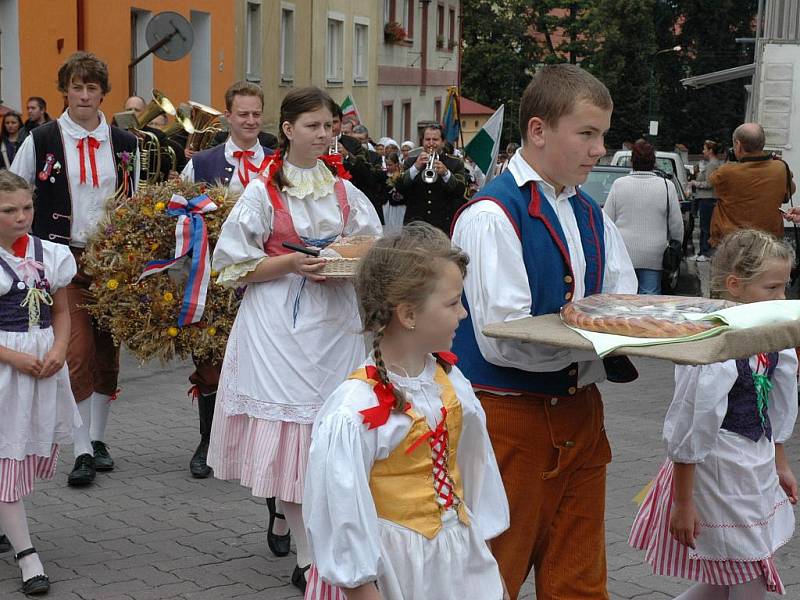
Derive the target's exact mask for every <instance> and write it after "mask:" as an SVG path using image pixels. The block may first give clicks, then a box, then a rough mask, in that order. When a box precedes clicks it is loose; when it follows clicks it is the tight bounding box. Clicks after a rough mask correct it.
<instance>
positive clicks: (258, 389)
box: [208, 87, 381, 589]
mask: <svg viewBox="0 0 800 600" xmlns="http://www.w3.org/2000/svg"><path fill="white" fill-rule="evenodd" d="M332 106H333V100H332V99H331V98H330V96H329V95H328V94H327V93H325V92H324V91H322V90H320V89H318V88H314V87H308V88H301V89H296V90H292V91H291V92H289V93H288V94H287V95H286V97H285V98H284V100H283V103H282V104H281V117H280V123H281V128H280V138H281V151H280V153H279V154H278V155H276V157H275V159H274V160H273V161H272V163H271V164H270V166H269V167H268V168H267V169H266V170H265V172H264V173H262V174H261V175H260V176H259V177H258V178H256V179H255V180H253V181H251V182H250V183H249V184H248V186H247V188H246V189H245V191H244V192H243V193H242V195H241V197H240V198H239V200H238V201H237V203H236V206H235V207H234V208H233V210H232V211H231V213H230V215H229V216H228V219H227V221H226V222H225V224H224V225H223V227H222V231H221V233H220V237H219V241H218V242H217V245H216V248H215V250H214V257H213V267H214V269H215V270H217V271H219V273H220V275H219V279H218V282H219V283H222V284H224V285H233V286H243V285H247V289H246V291H245V293H244V298H243V299H242V303H241V307H240V308H239V312H238V314H237V316H236V320H235V322H234V325H233V328H232V330H231V333H230V337H229V340H228V347H227V350H226V353H225V359H224V362H223V368H222V377H221V379H220V383H219V390H218V399H217V405H216V409H215V413H214V422H213V426H212V430H211V444H210V447H209V455H208V464H209V466H211V467H212V468H213V469H214V475H215V476H216V477H217V478H219V479H239V480H240V483H241V484H242V485H243V486H245V487H248V488H250V489H251V492H252V494H253V495H254V496H258V497H261V498H271V497H275V498H276V499H277V511H278V513H282V514H283V515H285V518H286V522H287V523H288V526H289V528H290V529H291V532H292V535H293V537H294V539H295V543H296V546H297V566H296V567H295V570H294V572H293V573H292V582H293V583H294V584H295V585H296V586H297V587H298V588H300V589H305V582H306V570H307V567H308V566H309V564H310V563H311V556H310V553H309V550H308V543H307V541H306V537H305V533H304V527H303V518H302V511H301V504H302V502H303V486H304V482H305V471H306V462H307V457H308V449H309V446H310V444H311V427H312V424H313V422H314V418H315V417H316V415H317V412H318V411H319V409H320V407H321V406H322V403H323V402H324V400H325V398H327V397H328V396H329V395H330V394H331V393H332V392H333V390H334V389H336V386H337V385H339V384H340V383H341V382H342V380H344V378H345V377H347V375H348V374H350V373H351V372H352V371H353V370H354V369H355V368H356V367H357V366H358V365H359V364H361V362H362V361H363V359H364V356H365V354H366V350H365V345H364V339H363V337H362V335H361V334H360V333H359V331H360V328H361V327H360V321H359V316H358V306H357V302H356V295H355V290H354V289H353V284H352V283H351V282H348V281H342V280H326V279H325V277H323V276H321V275H319V274H318V271H319V270H320V269H321V268H322V266H323V264H322V262H323V260H322V259H320V258H315V257H312V256H308V255H306V254H302V253H298V252H293V251H291V250H287V249H286V248H284V247H283V246H282V244H283V242H292V243H294V244H299V245H305V246H315V247H324V246H326V245H328V244H329V243H331V242H332V241H333V240H334V239H336V238H337V237H339V236H342V235H344V236H351V235H380V233H381V225H380V221H379V220H378V216H377V214H376V213H375V210H374V208H373V207H372V204H371V203H370V201H369V199H368V198H367V197H366V196H365V195H364V194H363V193H361V192H360V191H359V190H358V189H357V188H355V187H354V186H353V185H351V184H350V182H349V181H346V180H344V179H342V177H341V175H342V173H343V169H341V168H340V167H341V164H340V163H336V162H335V158H336V157H327V156H325V157H324V159H325V160H321V159H320V157H321V156H322V155H324V154H325V152H326V151H327V150H328V147H329V143H330V139H331V135H332V133H331V121H332ZM274 514H275V513H274V512H273V513H272V516H271V518H270V521H274ZM279 523H280V524H283V521H282V519H280V520H279ZM270 533H271V534H272V535H270V536H269V538H268V540H269V543H270V548H271V549H272V550H273V552H275V551H276V550H277V551H278V553H284V552H285V551H286V550H288V549H287V548H286V547H285V546H286V545H288V544H286V542H287V541H288V533H285V529H284V533H280V532H270Z"/></svg>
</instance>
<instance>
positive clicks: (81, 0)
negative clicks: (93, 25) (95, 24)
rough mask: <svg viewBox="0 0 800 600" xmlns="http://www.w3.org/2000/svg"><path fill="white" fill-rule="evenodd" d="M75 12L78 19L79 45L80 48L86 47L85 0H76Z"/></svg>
mask: <svg viewBox="0 0 800 600" xmlns="http://www.w3.org/2000/svg"><path fill="white" fill-rule="evenodd" d="M75 13H76V17H77V21H78V23H77V24H78V35H77V40H76V42H77V44H76V45H77V46H78V50H85V49H86V2H85V0H76V2H75Z"/></svg>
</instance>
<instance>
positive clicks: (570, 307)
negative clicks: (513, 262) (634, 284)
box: [561, 294, 734, 338]
mask: <svg viewBox="0 0 800 600" xmlns="http://www.w3.org/2000/svg"><path fill="white" fill-rule="evenodd" d="M733 304H734V303H733V302H729V301H727V300H713V299H709V298H688V297H684V296H637V295H633V294H595V295H593V296H588V297H586V298H583V299H582V300H578V301H577V302H570V303H568V304H565V305H564V307H563V308H562V309H561V319H562V320H563V321H564V323H566V324H567V325H570V326H572V327H576V328H578V329H584V330H586V331H597V332H600V333H613V334H616V335H627V336H630V337H644V338H669V337H685V336H689V335H694V334H697V333H702V332H703V331H707V330H709V329H712V328H714V327H717V326H718V323H715V322H711V321H690V320H688V319H687V318H686V317H685V316H684V315H685V314H686V313H694V314H698V313H700V314H707V313H712V312H715V311H717V310H720V309H723V308H727V307H728V306H733Z"/></svg>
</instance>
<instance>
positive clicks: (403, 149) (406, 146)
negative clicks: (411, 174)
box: [400, 140, 416, 162]
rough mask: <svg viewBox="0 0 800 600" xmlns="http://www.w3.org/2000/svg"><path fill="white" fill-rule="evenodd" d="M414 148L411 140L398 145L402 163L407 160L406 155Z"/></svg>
mask: <svg viewBox="0 0 800 600" xmlns="http://www.w3.org/2000/svg"><path fill="white" fill-rule="evenodd" d="M415 147H416V145H415V144H414V142H412V141H411V140H406V141H405V142H403V143H402V144H400V153H401V154H402V160H403V162H405V161H406V160H407V159H408V153H409V152H411V151H412V150H413V149H414V148H415Z"/></svg>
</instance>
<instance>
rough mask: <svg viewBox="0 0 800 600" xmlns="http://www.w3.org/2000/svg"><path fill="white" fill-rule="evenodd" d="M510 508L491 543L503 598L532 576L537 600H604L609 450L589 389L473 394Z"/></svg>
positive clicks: (596, 398) (599, 406)
mask: <svg viewBox="0 0 800 600" xmlns="http://www.w3.org/2000/svg"><path fill="white" fill-rule="evenodd" d="M478 398H479V399H480V401H481V404H482V405H483V409H484V411H485V412H486V423H487V428H488V430H489V437H490V438H491V440H492V446H493V447H494V452H495V455H496V457H497V462H498V464H499V466H500V473H501V475H502V478H503V484H504V486H505V490H506V495H507V496H508V502H509V506H510V509H511V526H510V528H509V529H508V530H507V531H506V532H504V533H503V534H502V535H500V536H499V537H497V538H495V539H494V540H492V541H491V546H492V553H493V554H494V556H495V558H496V559H497V562H498V564H499V565H500V572H501V574H502V575H503V578H504V579H505V582H506V586H507V587H508V591H509V594H510V596H511V598H512V599H516V598H517V595H518V594H519V590H520V587H521V586H522V584H523V583H524V581H525V579H526V578H527V576H528V573H530V570H531V568H533V569H534V571H535V576H536V598H537V599H538V600H608V591H607V589H606V580H607V573H606V551H605V522H604V513H605V482H606V465H607V464H608V463H609V462H611V448H610V447H609V444H608V439H607V438H606V433H605V428H604V426H603V403H602V399H601V397H600V392H599V391H598V389H597V387H596V386H594V385H591V386H588V387H586V388H583V389H581V390H578V392H577V393H576V394H575V395H574V396H570V397H563V396H559V397H553V396H542V395H538V394H524V395H519V396H499V395H496V394H491V393H488V392H482V391H481V392H478Z"/></svg>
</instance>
